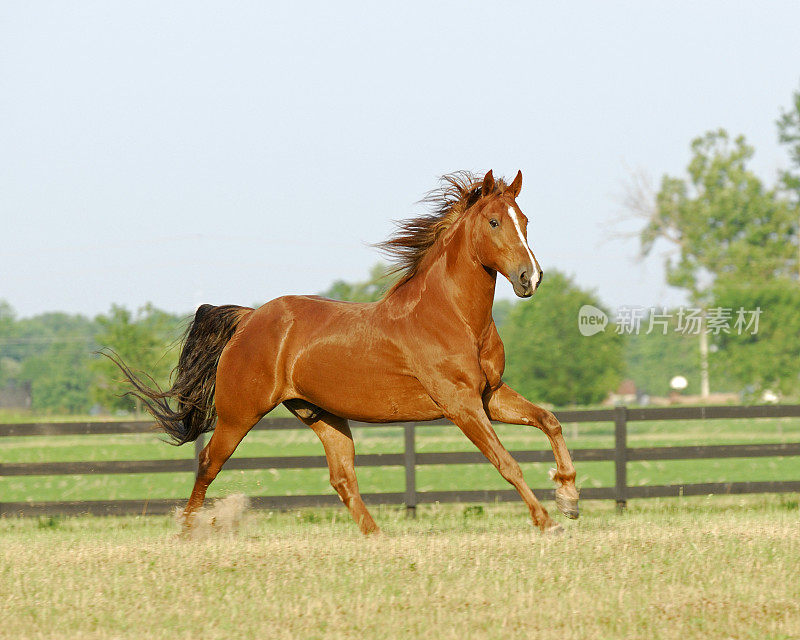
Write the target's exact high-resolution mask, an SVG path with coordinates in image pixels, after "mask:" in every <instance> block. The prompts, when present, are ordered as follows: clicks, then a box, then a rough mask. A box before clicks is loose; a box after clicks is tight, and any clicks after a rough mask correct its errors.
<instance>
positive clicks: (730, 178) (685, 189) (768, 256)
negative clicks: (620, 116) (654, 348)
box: [629, 129, 797, 397]
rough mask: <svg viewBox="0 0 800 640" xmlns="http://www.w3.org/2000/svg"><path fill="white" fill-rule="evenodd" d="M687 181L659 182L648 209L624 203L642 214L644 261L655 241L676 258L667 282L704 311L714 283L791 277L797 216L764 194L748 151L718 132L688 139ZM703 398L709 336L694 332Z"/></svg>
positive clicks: (772, 194) (775, 194) (773, 192)
mask: <svg viewBox="0 0 800 640" xmlns="http://www.w3.org/2000/svg"><path fill="white" fill-rule="evenodd" d="M691 149H692V158H691V161H690V162H689V166H688V168H687V173H688V178H685V179H684V178H675V177H671V176H664V177H663V179H662V181H661V187H660V189H659V191H658V193H657V194H656V196H655V202H654V203H653V204H652V206H646V205H645V206H642V203H641V198H637V197H635V196H634V197H632V198H629V202H632V203H633V205H632V206H631V205H629V208H631V209H633V210H634V212H635V213H638V214H639V215H643V216H644V218H645V224H644V227H643V228H642V230H641V232H640V234H639V237H640V241H641V250H642V255H648V254H649V253H650V252H651V251H652V250H653V247H654V245H655V244H656V242H657V241H659V240H666V241H667V242H668V243H670V244H671V245H672V246H673V249H674V252H673V254H672V255H671V256H670V257H669V258H668V259H667V263H666V271H667V282H668V283H669V284H671V285H672V286H675V287H679V288H682V289H685V290H686V291H687V292H688V293H689V298H690V301H691V302H692V304H694V305H697V306H699V307H700V308H702V309H703V310H704V311H703V315H704V316H705V309H706V308H707V306H708V304H709V302H710V301H711V299H712V298H713V290H714V286H715V285H720V286H725V283H726V282H731V283H735V282H753V281H756V282H759V281H762V282H763V281H768V280H770V279H772V278H781V277H791V275H792V274H794V273H795V272H796V270H797V264H796V263H797V250H796V247H795V246H794V239H795V237H796V215H795V213H794V212H793V208H792V206H791V203H790V202H789V201H787V200H786V198H784V197H782V194H781V191H780V189H779V188H773V189H767V188H766V187H765V186H764V185H763V184H762V182H761V180H760V179H759V178H758V176H756V175H755V174H754V173H753V172H752V171H750V170H749V169H748V168H747V162H748V161H749V160H750V159H751V158H752V156H753V153H754V150H753V148H752V147H750V146H749V145H748V144H747V143H746V141H745V139H744V137H743V136H739V137H737V138H736V139H735V140H731V139H730V137H729V136H728V133H727V132H726V131H725V130H723V129H719V130H717V131H712V132H709V133H706V134H705V135H704V136H700V137H698V138H696V139H695V140H694V141H692V145H691ZM699 336H700V357H701V395H703V396H704V397H705V396H708V393H709V382H708V336H707V333H706V331H705V330H701V331H700V334H699Z"/></svg>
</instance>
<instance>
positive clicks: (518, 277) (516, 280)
mask: <svg viewBox="0 0 800 640" xmlns="http://www.w3.org/2000/svg"><path fill="white" fill-rule="evenodd" d="M530 271H531V269H530V268H529V267H522V268H521V269H519V270H518V271H517V272H516V273H515V274H514V275H512V276H511V277H510V278H509V281H510V282H511V285H512V286H513V287H514V293H515V294H516V295H517V296H519V297H520V298H530V297H531V296H532V295H533V292H534V291H536V288H537V287H538V286H539V283H540V282H541V281H542V277H543V276H544V272H543V271H541V270H538V274H539V275H538V277H537V278H536V282H533V281H532V280H531V278H530Z"/></svg>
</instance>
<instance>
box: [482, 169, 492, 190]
mask: <svg viewBox="0 0 800 640" xmlns="http://www.w3.org/2000/svg"><path fill="white" fill-rule="evenodd" d="M492 193H494V176H493V175H492V170H491V169H489V171H487V172H486V175H485V176H483V185H482V186H481V195H482V196H489V195H492Z"/></svg>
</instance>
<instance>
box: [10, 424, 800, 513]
mask: <svg viewBox="0 0 800 640" xmlns="http://www.w3.org/2000/svg"><path fill="white" fill-rule="evenodd" d="M497 431H498V434H499V435H500V437H501V439H502V441H503V442H504V443H505V445H506V446H507V447H508V448H509V449H510V450H512V451H513V450H515V449H517V450H523V449H547V448H548V443H547V440H546V438H545V437H544V435H543V434H542V433H541V432H539V431H538V430H536V429H532V428H528V427H521V426H513V425H498V427H497ZM564 433H565V437H566V440H567V444H568V446H569V447H570V448H576V449H577V448H584V447H613V444H614V441H613V425H611V424H610V423H596V424H595V423H590V424H580V425H569V424H567V425H564ZM417 434H418V436H417V450H418V451H419V452H435V451H473V450H474V449H473V447H472V445H471V444H470V443H469V442H468V441H467V439H466V437H465V436H464V435H463V434H462V433H461V432H460V431H459V430H458V429H457V428H455V427H441V426H436V427H420V428H418V430H417ZM354 435H355V440H356V450H357V452H358V453H399V452H401V451H402V447H403V436H402V431H401V430H400V429H399V428H393V427H387V428H378V429H371V428H358V429H355V430H354ZM756 442H800V420H798V419H789V418H786V419H760V420H706V421H686V422H675V421H669V422H632V423H629V444H630V446H634V447H635V446H661V445H700V444H741V443H756ZM192 454H193V449H192V447H191V446H184V447H178V448H176V447H172V446H169V445H167V444H165V443H163V442H161V441H159V439H158V437H157V436H155V435H151V434H135V435H106V436H51V437H14V438H2V439H0V463H3V462H52V461H74V460H137V459H142V460H148V459H165V458H187V457H190V456H191V455H192ZM281 455H295V456H296V455H323V451H322V446H321V444H320V443H319V441H318V440H317V438H316V436H315V435H314V434H313V433H312V432H311V431H310V430H309V429H305V428H302V429H298V430H297V431H277V432H266V431H253V432H251V433H250V434H248V436H247V437H246V438H245V440H244V441H243V443H242V444H241V445H240V447H239V448H238V449H237V451H236V453H235V454H234V456H242V457H249V456H281ZM522 466H523V471H524V472H525V477H526V479H527V480H528V483H529V484H530V485H531V486H533V487H547V486H549V485H550V483H549V481H548V479H547V470H548V469H549V468H550V467H551V466H553V465H552V464H543V463H542V464H524V465H522ZM576 466H577V470H578V485H579V486H582V487H600V486H610V485H613V478H614V467H613V463H611V462H581V463H578V464H577V465H576ZM358 478H359V482H360V485H361V489H362V491H364V492H365V493H373V492H374V493H378V492H388V491H391V492H395V491H402V490H403V489H404V471H403V469H402V468H401V467H382V468H379V467H371V468H370V467H359V468H358ZM758 480H765V481H766V480H800V457H786V458H752V459H721V460H677V461H640V462H631V463H629V464H628V483H629V484H631V485H645V484H674V483H693V482H731V481H758ZM192 481H193V478H192V475H191V474H190V473H159V474H129V475H87V476H17V477H5V478H2V477H0V501H4V502H19V501H26V500H34V501H39V500H42V501H47V500H101V499H106V500H110V499H158V498H186V497H188V494H189V492H190V490H191V486H192ZM506 488H508V485H507V484H506V483H505V481H504V480H503V479H502V478H501V477H500V475H499V474H498V473H497V472H496V471H495V470H494V469H493V468H492V467H490V466H489V465H488V464H481V465H447V466H444V465H434V466H420V467H418V468H417V489H418V490H419V491H433V490H458V489H463V490H469V489H506ZM238 492H241V493H245V494H248V495H292V494H294V495H297V494H315V493H332V492H333V490H332V489H331V488H330V485H329V484H328V473H327V470H326V469H280V470H278V469H264V470H248V471H225V470H223V472H222V473H221V474H220V476H219V477H218V478H217V480H216V481H215V482H214V484H213V485H212V486H211V489H210V492H209V495H211V496H222V495H227V494H230V493H238Z"/></svg>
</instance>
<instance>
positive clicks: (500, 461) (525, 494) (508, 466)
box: [437, 389, 562, 532]
mask: <svg viewBox="0 0 800 640" xmlns="http://www.w3.org/2000/svg"><path fill="white" fill-rule="evenodd" d="M445 396H446V399H445V398H442V396H439V397H438V398H437V402H438V403H439V406H441V407H442V409H443V412H444V415H445V417H446V418H447V419H448V420H451V421H452V422H453V423H455V424H456V426H458V427H459V428H460V429H461V430H462V431H463V432H464V434H465V435H466V436H467V437H468V438H469V439H470V440H471V441H472V443H473V444H474V445H475V446H476V447H478V449H480V451H481V452H482V453H483V455H485V456H486V458H487V459H488V460H489V462H491V463H492V464H493V465H494V466H495V468H496V469H497V470H498V471H499V472H500V475H501V476H503V478H505V479H506V480H507V481H508V482H509V483H510V484H512V485H513V486H514V488H515V489H516V490H517V492H518V493H519V495H520V497H521V498H522V500H523V501H524V502H525V504H526V505H527V507H528V509H529V511H530V512H531V518H532V519H533V523H534V525H536V526H537V527H538V528H539V529H541V530H542V531H545V532H560V531H561V530H562V528H561V525H560V524H558V523H557V522H555V521H554V520H553V519H552V518H551V517H550V515H549V514H548V513H547V510H546V509H545V508H544V507H543V506H542V504H541V503H540V502H539V501H538V500H537V499H536V496H535V495H534V493H533V491H531V488H530V487H529V486H528V485H527V484H526V483H525V478H524V477H523V475H522V469H520V467H519V464H517V461H516V460H514V457H513V456H512V455H511V454H510V453H509V452H508V450H507V449H506V448H505V447H504V446H503V445H502V443H501V442H500V439H499V438H498V437H497V434H496V433H495V431H494V429H493V428H492V423H491V422H489V418H488V417H487V416H486V411H485V410H484V408H483V405H482V403H481V399H480V396H479V395H478V394H477V393H471V392H470V391H467V390H464V389H461V390H455V389H452V390H448V393H446V394H445Z"/></svg>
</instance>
